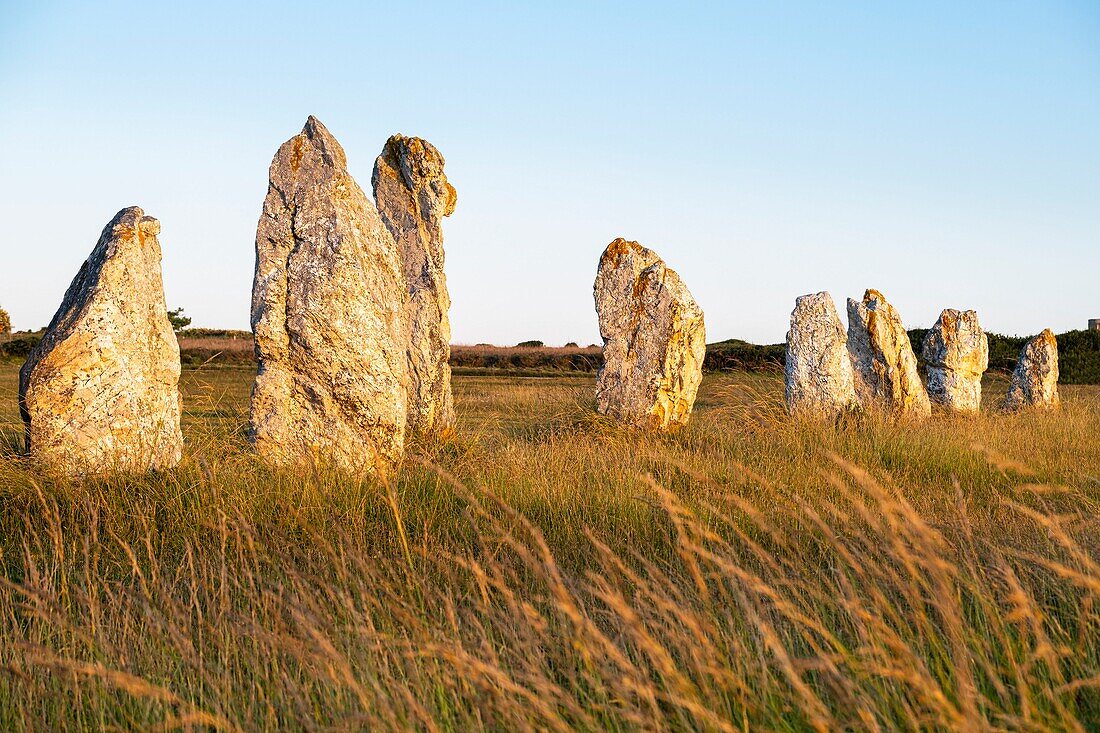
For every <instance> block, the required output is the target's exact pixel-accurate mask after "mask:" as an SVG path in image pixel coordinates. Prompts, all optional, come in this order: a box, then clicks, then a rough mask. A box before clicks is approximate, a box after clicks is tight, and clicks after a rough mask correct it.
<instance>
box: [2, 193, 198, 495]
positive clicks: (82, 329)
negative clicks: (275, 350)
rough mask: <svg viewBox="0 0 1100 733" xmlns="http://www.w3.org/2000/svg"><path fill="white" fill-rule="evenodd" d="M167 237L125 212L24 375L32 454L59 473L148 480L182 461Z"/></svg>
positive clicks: (135, 212)
mask: <svg viewBox="0 0 1100 733" xmlns="http://www.w3.org/2000/svg"><path fill="white" fill-rule="evenodd" d="M159 233H160V223H159V222H158V221H157V220H156V219H154V218H153V217H151V216H145V214H144V212H143V211H142V210H141V209H140V208H138V207H136V206H131V207H129V208H126V209H123V210H122V211H120V212H118V214H116V215H115V217H114V218H113V219H112V220H111V221H110V223H108V224H107V226H106V227H105V228H104V229H103V233H102V234H101V235H100V237H99V241H98V243H97V244H96V246H95V249H93V250H92V253H91V255H89V257H88V259H87V260H86V261H85V262H84V264H83V265H82V266H81V268H80V272H79V273H77V276H76V278H74V279H73V282H72V284H71V285H70V286H69V289H68V290H67V291H66V293H65V297H64V299H63V301H62V303H61V307H60V308H59V309H58V311H57V313H56V314H55V315H54V317H53V320H52V321H51V322H50V325H49V327H48V328H47V329H46V333H45V335H44V336H43V337H42V340H41V342H40V343H39V344H38V345H37V346H36V347H35V348H34V349H33V350H32V351H31V353H30V355H29V356H28V358H27V361H26V363H25V364H24V365H23V368H22V370H20V373H19V406H20V411H21V412H22V415H23V420H24V425H25V428H26V434H27V444H28V445H27V448H28V450H29V451H30V453H31V454H32V455H33V456H34V458H35V459H37V460H39V461H41V462H42V463H44V464H46V465H47V466H49V467H50V468H52V469H55V470H57V471H60V472H62V473H65V474H68V475H73V476H78V475H88V474H102V473H107V472H113V471H121V472H140V471H146V470H149V469H157V468H168V467H171V466H174V465H176V464H177V463H178V462H179V460H180V456H181V454H182V449H183V436H182V434H181V433H180V392H179V378H180V352H179V345H178V344H177V342H176V337H175V334H174V333H173V332H172V326H171V324H170V323H169V322H168V315H167V308H166V307H165V302H164V285H163V282H162V279H161V265H160V261H161V250H160V243H159V242H158V240H157V235H158V234H159Z"/></svg>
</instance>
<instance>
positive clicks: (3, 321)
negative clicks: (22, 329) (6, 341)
mask: <svg viewBox="0 0 1100 733" xmlns="http://www.w3.org/2000/svg"><path fill="white" fill-rule="evenodd" d="M10 333H11V316H9V315H8V312H7V311H6V310H4V309H3V308H0V336H7V335H8V334H10Z"/></svg>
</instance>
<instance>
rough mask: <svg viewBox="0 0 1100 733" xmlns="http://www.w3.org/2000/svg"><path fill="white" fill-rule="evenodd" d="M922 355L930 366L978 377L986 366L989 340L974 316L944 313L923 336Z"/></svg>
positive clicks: (950, 309)
mask: <svg viewBox="0 0 1100 733" xmlns="http://www.w3.org/2000/svg"><path fill="white" fill-rule="evenodd" d="M921 355H922V356H923V357H924V360H925V362H926V363H928V364H929V365H931V366H937V367H944V368H947V369H953V370H955V371H958V372H965V373H968V374H970V375H976V376H981V375H982V374H983V373H984V372H985V370H986V368H987V367H988V366H989V340H988V339H987V338H986V335H985V332H984V331H982V328H981V326H980V325H979V323H978V314H977V312H976V311H972V310H969V311H959V310H955V309H954V308H947V309H945V310H944V311H943V312H942V313H941V314H940V318H939V321H938V322H937V323H936V325H935V326H934V327H933V328H932V330H930V331H929V332H928V335H927V336H925V339H924V344H923V345H922V346H921Z"/></svg>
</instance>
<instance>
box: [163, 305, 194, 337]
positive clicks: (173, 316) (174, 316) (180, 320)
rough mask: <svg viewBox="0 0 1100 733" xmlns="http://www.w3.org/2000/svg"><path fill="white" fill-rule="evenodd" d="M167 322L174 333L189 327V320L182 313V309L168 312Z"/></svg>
mask: <svg viewBox="0 0 1100 733" xmlns="http://www.w3.org/2000/svg"><path fill="white" fill-rule="evenodd" d="M168 322H169V323H171V324H172V330H173V331H176V332H178V331H180V330H182V329H184V328H187V327H188V326H190V325H191V319H190V318H188V317H187V315H186V314H185V313H184V312H183V308H176V309H175V310H174V311H168Z"/></svg>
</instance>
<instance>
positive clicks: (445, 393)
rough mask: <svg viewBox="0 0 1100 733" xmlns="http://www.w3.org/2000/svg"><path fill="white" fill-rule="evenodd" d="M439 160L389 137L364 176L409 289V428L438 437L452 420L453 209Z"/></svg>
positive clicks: (412, 142)
mask: <svg viewBox="0 0 1100 733" xmlns="http://www.w3.org/2000/svg"><path fill="white" fill-rule="evenodd" d="M443 163H444V161H443V156H442V155H440V154H439V151H438V150H436V149H435V147H434V146H432V144H431V143H429V142H428V141H427V140H422V139H420V138H418V137H405V136H403V135H394V136H392V137H391V138H390V139H389V140H387V141H386V146H385V148H383V150H382V154H381V155H379V156H378V160H377V161H375V163H374V175H373V176H372V177H371V183H372V185H373V186H374V201H375V203H376V204H377V206H378V213H379V214H380V215H381V217H382V221H383V222H384V223H385V225H386V228H387V229H389V231H390V234H392V235H393V238H394V241H395V242H396V244H397V250H398V253H399V255H400V257H401V261H402V268H403V273H404V277H405V286H406V288H407V289H408V300H407V302H406V303H405V316H404V321H405V328H406V329H407V330H406V334H407V344H406V347H407V351H408V361H409V391H408V431H409V433H411V434H413V435H419V436H424V437H435V436H440V435H445V434H447V433H448V432H450V431H451V430H452V429H453V428H454V422H455V411H454V398H453V397H452V395H451V367H450V365H449V364H448V361H449V360H450V358H451V323H450V320H449V319H448V316H447V311H448V310H449V309H450V307H451V299H450V296H449V295H448V294H447V278H446V276H445V275H444V273H443V259H444V257H443V227H442V222H443V217H445V216H450V215H451V213H452V212H453V211H454V208H455V202H456V194H455V188H454V186H452V185H451V184H450V183H449V182H448V181H447V176H446V175H445V174H444V172H443Z"/></svg>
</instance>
